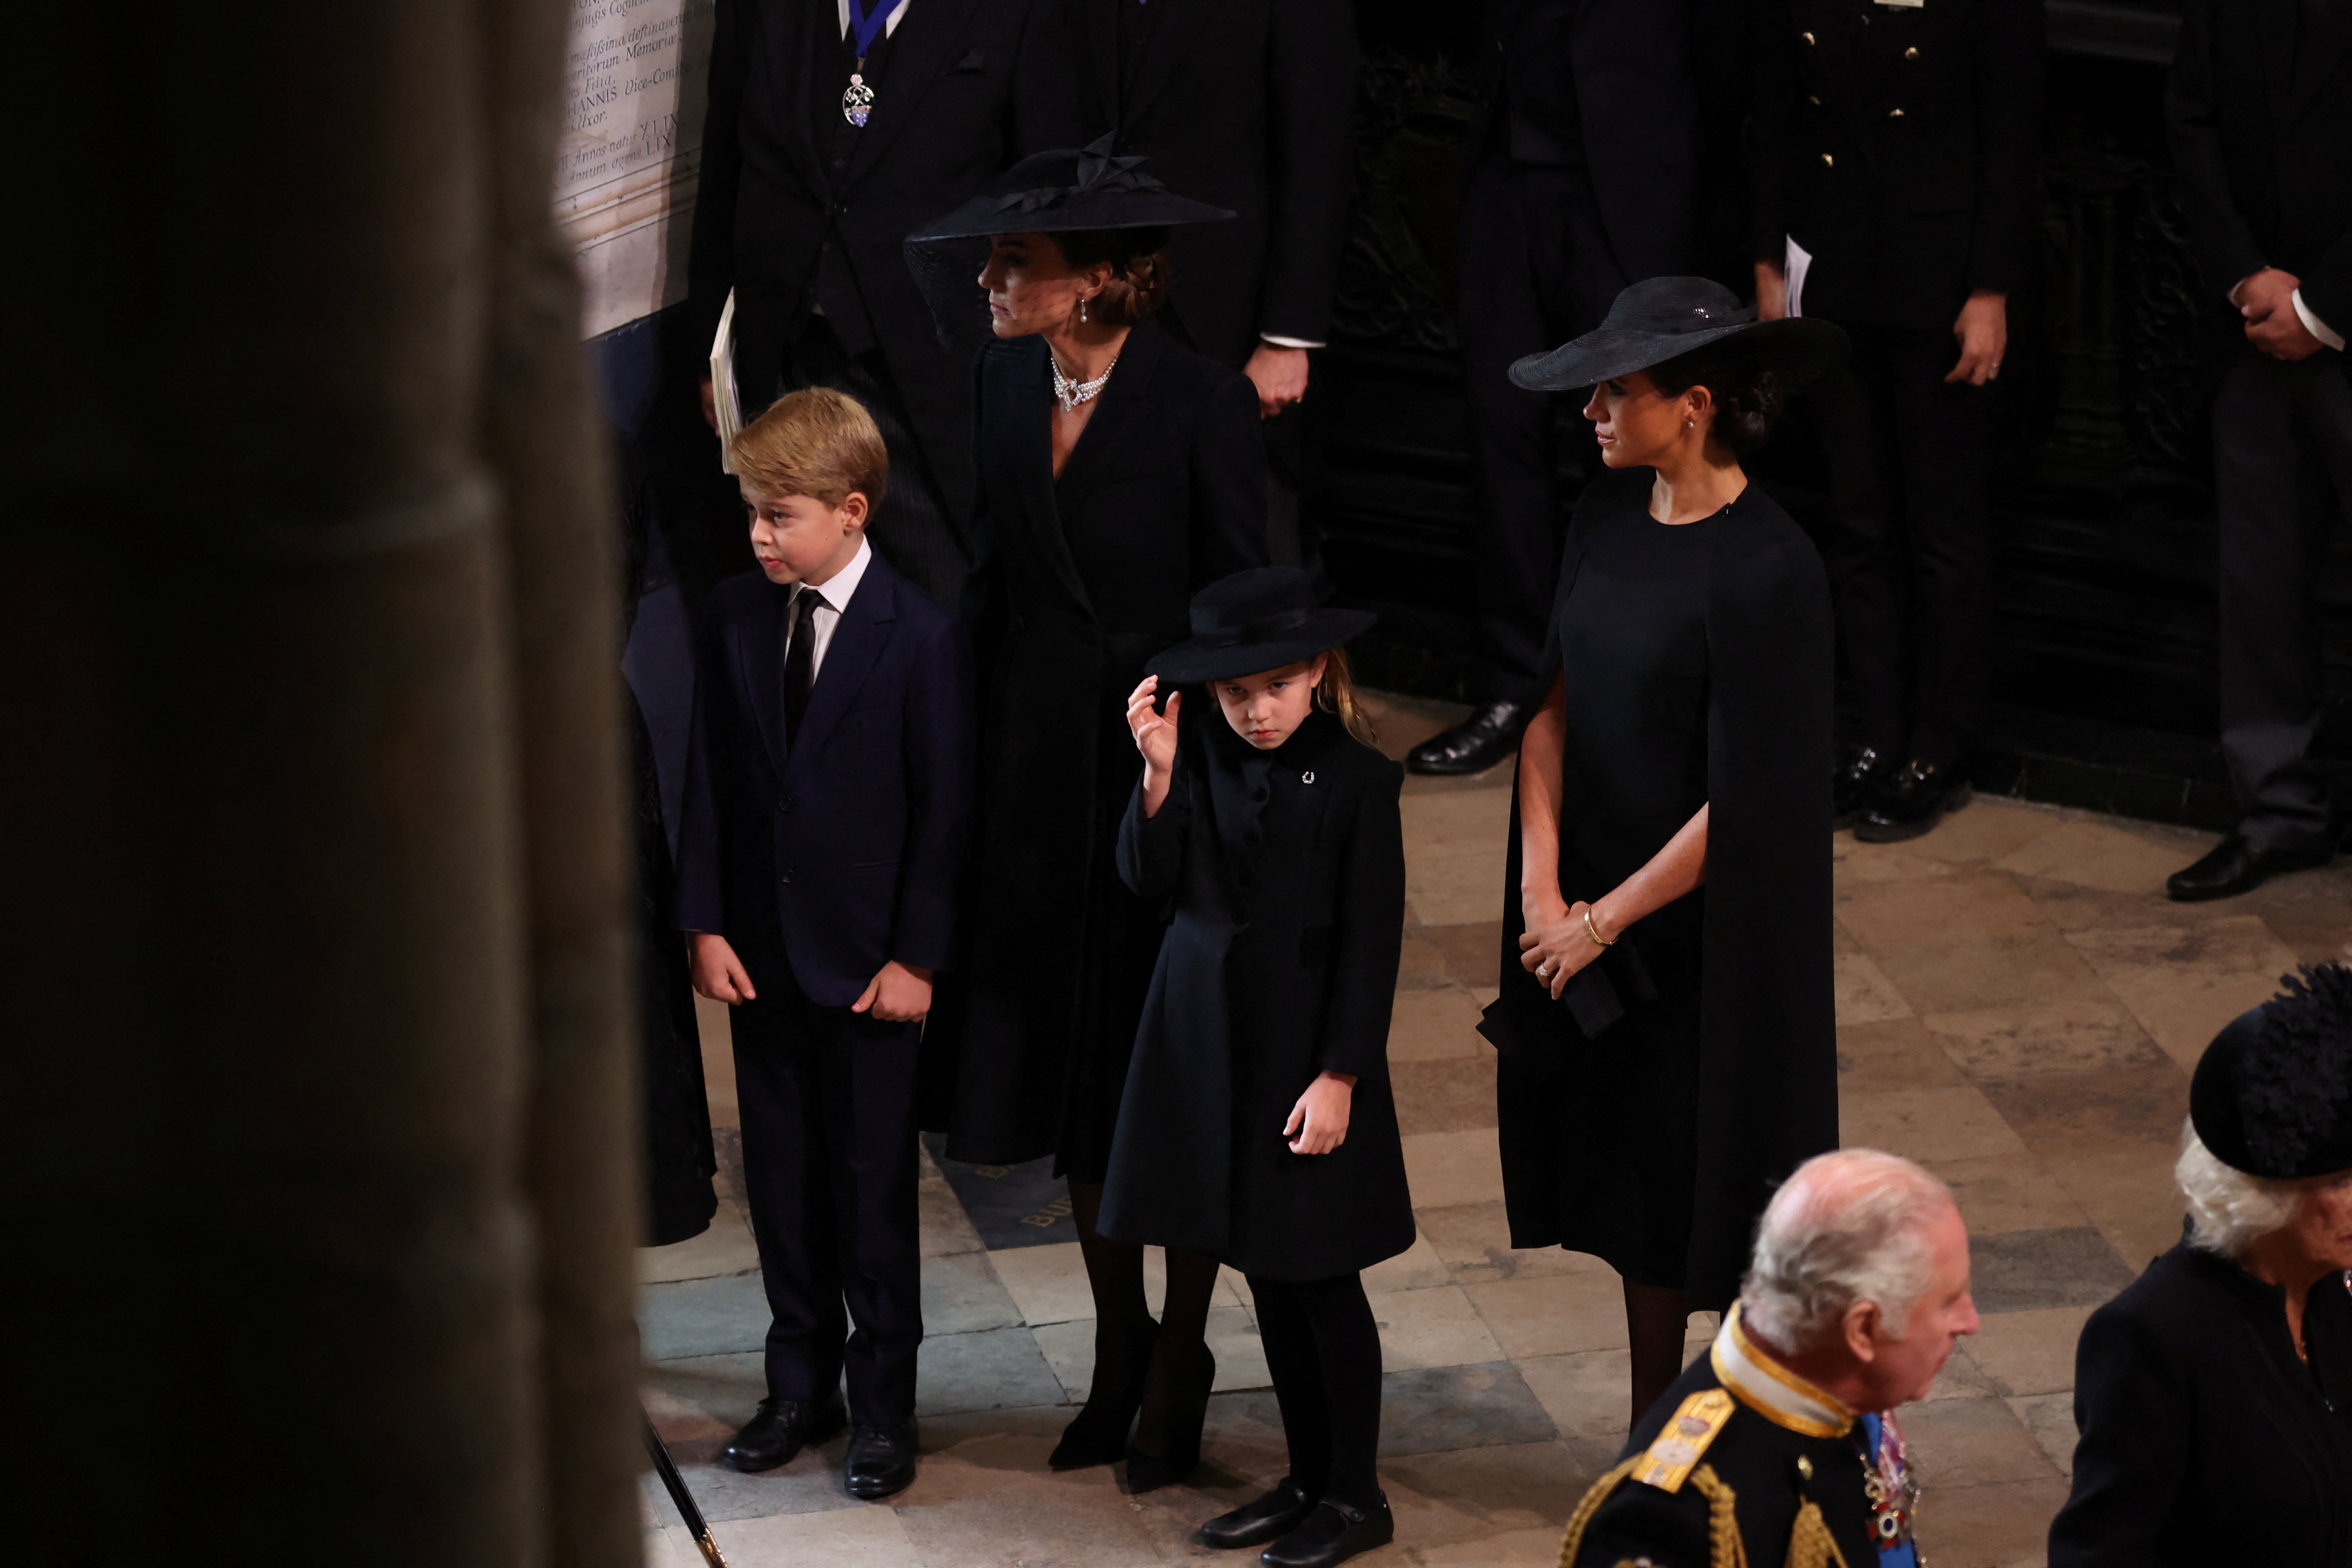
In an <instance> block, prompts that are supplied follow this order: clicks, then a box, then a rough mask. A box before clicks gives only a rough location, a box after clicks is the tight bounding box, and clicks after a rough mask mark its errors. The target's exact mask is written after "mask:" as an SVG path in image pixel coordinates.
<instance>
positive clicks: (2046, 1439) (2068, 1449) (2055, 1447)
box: [2009, 1389, 2078, 1476]
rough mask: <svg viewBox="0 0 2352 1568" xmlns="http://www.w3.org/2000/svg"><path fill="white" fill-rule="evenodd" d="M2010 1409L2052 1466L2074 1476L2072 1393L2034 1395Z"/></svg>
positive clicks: (2013, 1403) (2023, 1397)
mask: <svg viewBox="0 0 2352 1568" xmlns="http://www.w3.org/2000/svg"><path fill="white" fill-rule="evenodd" d="M2009 1407H2010V1409H2011V1410H2012V1411H2015V1412H2016V1413H2017V1418H2018V1419H2019V1420H2020V1421H2021V1422H2023V1423H2024V1424H2025V1429H2026V1430H2027V1431H2028V1432H2031V1433H2032V1434H2033V1440H2034V1441H2035V1442H2037V1443H2039V1444H2041V1445H2042V1452H2043V1453H2045V1454H2047V1455H2049V1456H2050V1462H2051V1463H2052V1464H2053V1465H2055V1466H2057V1467H2058V1470H2059V1473H2060V1474H2062V1475H2067V1476H2071V1475H2073V1474H2074V1440H2075V1438H2076V1436H2078V1434H2077V1433H2076V1432H2075V1430H2074V1391H2073V1390H2071V1389H2069V1390H2065V1391H2063V1392H2061V1393H2058V1394H2026V1395H2023V1396H2021V1397H2018V1398H2013V1399H2011V1401H2010V1402H2009Z"/></svg>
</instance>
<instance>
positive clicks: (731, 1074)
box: [694, 996, 743, 1130]
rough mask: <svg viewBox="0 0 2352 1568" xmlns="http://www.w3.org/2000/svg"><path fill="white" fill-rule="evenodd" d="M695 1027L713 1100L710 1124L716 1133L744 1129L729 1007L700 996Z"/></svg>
mask: <svg viewBox="0 0 2352 1568" xmlns="http://www.w3.org/2000/svg"><path fill="white" fill-rule="evenodd" d="M694 1026H695V1032H696V1034H697V1035H698V1036H699V1037H700V1043H701V1046H702V1090H703V1095H704V1097H705V1098H706V1099H708V1100H709V1101H710V1125H711V1127H712V1128H713V1129H714V1130H716V1129H718V1128H720V1127H740V1126H741V1125H742V1120H743V1119H742V1114H741V1112H740V1111H739V1110H736V1108H735V1046H734V1038H735V1036H734V1030H733V1027H732V1026H731V1025H730V1023H729V1021H728V1016H727V1004H726V1003H724V1002H713V1001H712V1000H711V999H710V998H709V997H708V996H697V997H696V998H695V999H694Z"/></svg>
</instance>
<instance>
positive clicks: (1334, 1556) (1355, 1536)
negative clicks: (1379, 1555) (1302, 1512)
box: [1257, 1497, 1396, 1568]
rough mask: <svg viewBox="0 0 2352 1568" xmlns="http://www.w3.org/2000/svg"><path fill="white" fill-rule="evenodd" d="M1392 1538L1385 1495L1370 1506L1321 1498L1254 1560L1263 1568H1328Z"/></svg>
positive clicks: (1393, 1520)
mask: <svg viewBox="0 0 2352 1568" xmlns="http://www.w3.org/2000/svg"><path fill="white" fill-rule="evenodd" d="M1395 1539H1396V1515H1394V1514H1392V1513H1391V1512H1390V1511H1389V1500H1388V1499H1387V1498H1385V1497H1383V1498H1382V1499H1381V1500H1380V1501H1379V1502H1378V1503H1376V1504H1375V1505H1373V1506H1372V1507H1371V1508H1370V1509H1360V1508H1350V1507H1349V1505H1348V1504H1346V1503H1344V1502H1341V1501H1339V1500H1337V1499H1336V1498H1325V1499H1324V1500H1322V1501H1321V1502H1318V1503H1317V1504H1316V1505H1315V1510H1314V1511H1313V1512H1311V1513H1309V1514H1308V1515H1307V1518H1306V1520H1305V1521H1304V1522H1302V1523H1301V1524H1300V1525H1299V1527H1298V1528H1297V1530H1294V1531H1291V1532H1290V1533H1289V1534H1288V1535H1286V1536H1284V1537H1283V1538H1282V1539H1281V1540H1279V1541H1277V1542H1275V1543H1274V1544H1273V1545H1271V1546H1269V1547H1267V1548H1266V1549H1265V1551H1263V1552H1259V1553H1258V1554H1257V1560H1258V1561H1259V1562H1261V1563H1265V1568H1332V1564H1334V1563H1345V1562H1346V1561H1347V1560H1348V1559H1349V1558H1350V1557H1353V1556H1355V1555H1356V1554H1357V1553H1358V1552H1370V1550H1371V1549H1372V1548H1374V1547H1375V1546H1386V1545H1387V1544H1388V1543H1389V1542H1391V1541H1394V1540H1395Z"/></svg>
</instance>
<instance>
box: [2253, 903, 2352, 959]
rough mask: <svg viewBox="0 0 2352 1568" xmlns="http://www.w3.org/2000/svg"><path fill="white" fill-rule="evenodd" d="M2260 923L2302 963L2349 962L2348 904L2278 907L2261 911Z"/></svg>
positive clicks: (2351, 913)
mask: <svg viewBox="0 0 2352 1568" xmlns="http://www.w3.org/2000/svg"><path fill="white" fill-rule="evenodd" d="M2261 913H2262V921H2263V924H2264V925H2266V926H2268V927H2269V928H2270V931H2271V934H2272V935H2273V936H2274V937H2276V938H2278V940H2279V945H2280V946H2282V947H2284V948H2285V949H2286V950H2287V951H2288V952H2292V953H2294V956H2295V959H2296V961H2297V962H2299V963H2328V962H2330V961H2334V962H2336V963H2343V962H2346V961H2347V960H2352V904H2347V903H2340V902H2337V901H2336V900H2327V901H2326V902H2320V901H2317V900H2312V901H2307V902H2304V903H2295V904H2279V905H2276V906H2273V908H2270V909H2266V910H2263V911H2261Z"/></svg>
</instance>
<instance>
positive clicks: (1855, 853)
mask: <svg viewBox="0 0 2352 1568" xmlns="http://www.w3.org/2000/svg"><path fill="white" fill-rule="evenodd" d="M1835 842H1836V845H1837V847H1836V849H1835V851H1834V852H1833V853H1832V856H1831V858H1830V868H1831V869H1830V879H1831V881H1832V884H1833V885H1835V886H1837V887H1839V888H1848V887H1856V886H1859V885H1861V884H1864V883H1868V882H1904V881H1909V880H1910V879H1913V878H1916V877H1948V876H1950V875H1951V874H1952V868H1951V866H1950V865H1949V864H1948V862H1946V861H1942V860H1930V859H1928V858H1927V857H1926V856H1924V855H1913V854H1910V853H1908V852H1907V851H1906V849H1905V848H1904V847H1902V846H1900V845H1895V844H1864V843H1863V842H1862V841H1861V840H1860V839H1858V838H1856V837H1854V836H1853V834H1852V833H1841V834H1839V835H1838V836H1837V838H1836V841H1835Z"/></svg>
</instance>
